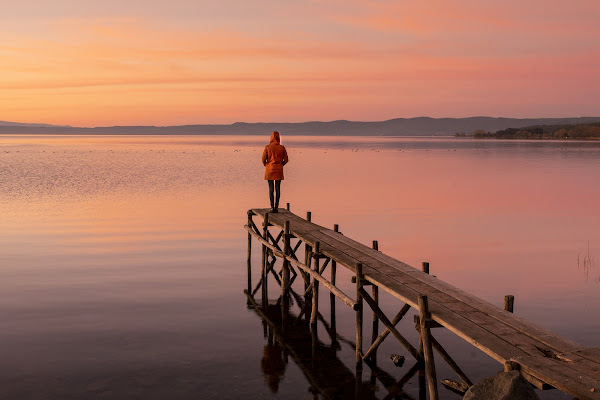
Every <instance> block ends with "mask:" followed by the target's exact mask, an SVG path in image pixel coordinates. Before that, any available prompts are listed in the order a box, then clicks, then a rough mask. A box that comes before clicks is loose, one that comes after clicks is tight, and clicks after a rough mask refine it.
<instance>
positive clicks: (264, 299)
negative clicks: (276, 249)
mask: <svg viewBox="0 0 600 400" xmlns="http://www.w3.org/2000/svg"><path fill="white" fill-rule="evenodd" d="M263 239H264V240H265V241H269V213H265V219H264V221H263ZM262 248H263V254H262V268H261V271H262V276H261V281H262V285H261V288H262V305H263V308H266V307H267V302H268V299H269V293H268V291H267V278H268V276H267V254H268V253H267V250H268V248H267V246H265V245H264V244H263V246H262Z"/></svg>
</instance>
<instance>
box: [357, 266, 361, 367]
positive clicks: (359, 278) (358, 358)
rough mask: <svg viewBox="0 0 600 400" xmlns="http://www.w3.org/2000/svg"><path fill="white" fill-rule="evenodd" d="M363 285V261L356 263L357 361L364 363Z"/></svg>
mask: <svg viewBox="0 0 600 400" xmlns="http://www.w3.org/2000/svg"><path fill="white" fill-rule="evenodd" d="M362 286H363V266H362V263H356V302H357V303H358V310H356V362H357V363H362V352H363V349H362V340H363V331H362V328H363V300H362V294H361V293H360V290H361V289H362Z"/></svg>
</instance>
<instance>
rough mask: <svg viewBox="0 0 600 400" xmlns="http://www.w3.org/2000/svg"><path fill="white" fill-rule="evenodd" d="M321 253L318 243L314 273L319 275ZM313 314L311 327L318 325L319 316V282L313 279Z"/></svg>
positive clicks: (311, 315)
mask: <svg viewBox="0 0 600 400" xmlns="http://www.w3.org/2000/svg"><path fill="white" fill-rule="evenodd" d="M320 251H321V249H320V243H319V242H316V243H315V254H314V256H315V257H314V259H315V261H314V263H315V266H314V271H315V272H316V273H317V274H318V273H319V257H318V256H319V252H320ZM312 285H313V288H312V312H311V314H310V324H311V325H315V326H316V325H317V315H318V314H319V281H318V280H316V279H314V278H313V281H312Z"/></svg>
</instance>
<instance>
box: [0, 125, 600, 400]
mask: <svg viewBox="0 0 600 400" xmlns="http://www.w3.org/2000/svg"><path fill="white" fill-rule="evenodd" d="M267 140H268V135H265V136H264V137H255V136H247V137H244V136H225V137H219V136H209V137H199V136H178V137H165V136H136V137H134V136H114V137H94V136H89V137H88V136H86V137H81V136H75V137H74V136H0V188H1V190H0V320H1V321H2V325H1V326H2V328H0V347H1V348H2V349H3V350H2V354H3V357H2V359H1V360H0V397H1V398H4V397H6V398H47V395H48V393H51V394H52V396H51V397H55V398H56V397H61V398H77V397H82V396H83V397H86V398H111V397H112V398H114V397H119V396H120V397H127V396H129V397H132V398H135V397H136V396H137V397H145V398H159V397H162V398H165V397H171V398H191V397H194V396H199V395H202V397H203V398H215V399H216V398H237V397H241V396H246V397H251V398H254V397H256V398H264V397H269V396H273V395H274V394H273V393H271V389H269V386H268V385H267V384H265V379H264V378H263V376H262V375H261V374H262V372H261V358H262V356H263V349H264V346H265V343H264V341H263V335H262V334H263V331H262V328H261V324H260V320H257V318H256V316H255V315H253V314H252V313H249V312H248V310H247V309H246V306H245V297H244V295H243V294H242V289H243V288H245V284H246V264H245V256H246V232H245V230H244V229H243V225H244V223H245V220H246V210H248V209H249V208H254V207H266V206H267V205H268V192H267V185H266V183H265V182H264V181H263V180H262V177H263V167H262V164H261V162H260V156H261V154H262V148H263V146H264V145H265V144H266V142H267ZM282 144H284V145H285V146H286V147H287V149H288V154H289V158H290V163H289V164H288V165H287V166H286V171H285V176H286V179H285V181H284V182H283V184H282V200H281V204H285V203H286V202H290V203H291V208H292V211H293V212H297V213H298V214H299V215H304V214H305V213H306V211H311V212H312V215H313V221H315V222H317V223H319V224H321V225H324V226H333V224H334V223H337V224H339V225H340V228H341V230H342V231H343V232H344V234H345V235H347V236H350V237H352V238H354V239H356V240H358V241H360V242H362V243H370V242H371V240H378V241H379V245H380V249H381V250H382V251H383V252H385V253H386V254H388V255H391V256H393V257H396V258H398V259H400V260H402V261H405V262H406V263H408V264H411V265H413V266H418V265H420V263H421V262H422V261H429V262H430V263H431V271H432V273H433V274H435V275H437V277H438V278H440V279H443V280H446V281H448V282H450V283H452V284H454V285H455V286H458V287H460V288H462V289H465V290H467V291H469V292H471V293H474V294H477V295H478V296H481V297H482V298H484V299H486V300H488V301H490V302H492V303H494V304H497V305H501V304H502V302H503V297H504V295H506V294H513V295H515V297H516V304H515V313H516V314H518V315H520V316H524V317H526V318H528V319H531V320H533V321H534V322H536V323H537V324H539V325H541V326H544V327H547V328H549V329H551V330H553V331H556V332H557V333H559V334H561V335H564V336H567V337H569V338H571V339H573V340H575V341H578V342H580V343H582V344H585V345H589V346H592V345H594V346H598V345H600V342H598V339H597V338H598V337H599V336H598V335H599V334H600V322H598V321H600V318H598V316H600V282H599V280H600V265H599V263H600V230H599V222H600V208H599V207H598V204H600V186H598V185H597V184H596V181H597V180H598V178H599V177H600V161H599V160H600V143H596V142H527V141H473V140H469V139H464V140H462V139H454V138H371V137H354V138H339V137H286V136H285V132H282ZM255 253H256V252H255ZM255 257H258V256H257V255H256V254H255ZM257 260H258V259H257ZM256 265H258V264H257V263H256ZM352 323H353V322H352V320H351V318H350V319H349V320H348V321H346V322H344V320H343V317H342V320H341V322H340V326H341V327H343V326H344V325H348V326H351V325H352ZM352 333H353V331H352V330H350V331H349V332H348V336H352ZM441 336H442V337H441V339H440V341H445V342H446V343H447V344H448V346H449V347H450V349H449V351H450V352H451V353H452V354H456V353H457V352H458V353H459V355H457V359H458V360H462V363H466V364H467V365H468V366H469V367H471V369H472V370H473V371H472V374H474V375H476V377H477V376H479V377H483V376H486V374H487V375H490V374H492V373H494V371H495V370H496V369H497V368H498V366H497V365H495V364H494V363H493V362H489V360H487V359H486V357H485V356H483V355H478V354H475V353H478V352H477V351H476V350H473V349H471V348H470V347H469V346H468V345H466V344H464V343H462V342H461V340H460V339H456V338H453V337H452V335H445V334H441ZM390 349H392V350H393V346H390ZM396 350H397V349H396ZM347 353H348V354H349V356H348V354H346V353H343V352H342V355H341V356H340V357H341V358H344V357H347V358H348V359H351V357H352V354H351V352H347ZM344 354H346V355H344ZM285 374H286V375H285V376H284V377H282V378H281V381H280V382H279V386H278V387H279V391H278V392H277V395H278V396H280V398H308V397H312V395H311V394H310V393H308V392H307V390H306V387H307V386H308V384H307V383H306V381H305V380H304V377H303V375H302V374H301V373H300V372H299V371H298V369H297V368H295V367H293V366H288V367H287V369H286V372H285ZM442 378H443V376H442ZM384 396H385V394H384V393H383V392H382V393H381V397H384ZM444 396H446V397H445V398H456V397H453V395H451V394H444ZM544 396H550V397H546V398H562V397H560V394H559V393H558V394H557V393H553V394H552V393H551V394H544Z"/></svg>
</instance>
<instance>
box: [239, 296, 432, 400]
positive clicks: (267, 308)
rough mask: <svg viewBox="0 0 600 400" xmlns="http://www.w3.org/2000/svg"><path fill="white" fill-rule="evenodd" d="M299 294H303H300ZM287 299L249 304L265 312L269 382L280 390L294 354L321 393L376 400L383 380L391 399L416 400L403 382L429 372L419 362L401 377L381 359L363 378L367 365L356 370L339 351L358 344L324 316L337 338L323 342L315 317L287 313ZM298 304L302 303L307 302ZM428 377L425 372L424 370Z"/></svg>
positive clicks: (250, 301)
mask: <svg viewBox="0 0 600 400" xmlns="http://www.w3.org/2000/svg"><path fill="white" fill-rule="evenodd" d="M293 295H294V297H295V298H297V299H299V296H298V295H297V294H296V293H293ZM281 300H282V298H281V297H279V299H278V301H277V304H265V305H260V304H258V303H257V302H256V300H255V299H254V298H253V297H252V296H251V295H248V308H250V309H252V310H254V311H255V312H256V314H257V315H258V316H260V317H261V319H262V322H263V328H264V335H265V339H267V345H266V346H265V350H264V356H263V360H262V362H261V367H262V369H263V373H264V374H265V379H266V380H267V383H268V386H269V388H270V389H271V390H272V391H274V392H275V391H277V388H278V384H279V381H280V379H281V377H282V376H283V374H284V371H285V366H286V364H287V363H288V359H289V358H290V357H291V358H292V359H293V361H294V362H295V363H296V364H297V365H298V367H299V368H300V370H301V371H302V373H303V374H304V376H305V377H306V379H307V381H308V382H309V384H310V391H311V392H312V393H313V394H314V395H315V397H316V395H317V394H320V395H321V396H323V398H325V399H355V398H360V399H376V398H378V397H376V396H375V388H376V385H378V384H381V385H383V387H385V389H386V390H387V396H385V399H412V397H410V396H409V395H407V394H406V393H404V392H403V391H402V386H403V385H404V384H405V383H406V382H408V381H409V380H410V379H411V378H412V377H413V376H414V375H415V374H417V373H418V372H420V371H421V372H422V373H423V372H424V369H422V368H419V364H418V363H417V364H415V366H413V368H411V369H410V370H409V371H408V372H407V373H406V374H405V375H404V376H403V377H402V378H401V379H400V380H399V381H396V379H395V378H394V377H392V376H391V375H390V374H388V373H387V372H386V371H384V370H382V369H380V368H379V367H378V366H377V364H376V362H375V361H369V362H368V363H367V365H368V367H369V370H370V372H371V373H370V379H369V380H368V381H364V380H363V369H362V367H361V366H359V367H357V368H356V369H354V370H351V369H350V368H348V366H346V365H345V364H344V363H343V362H342V360H340V359H339V357H338V356H337V352H338V351H339V350H340V346H341V345H348V346H350V347H352V348H353V349H355V344H354V343H353V342H351V341H349V340H347V339H345V338H343V337H342V336H340V335H339V334H336V333H334V332H333V330H332V328H331V325H330V324H328V323H327V321H325V319H323V317H322V316H320V317H319V320H320V321H321V322H322V323H323V325H324V326H325V329H326V331H327V333H328V335H329V337H330V338H331V342H330V344H326V343H323V342H322V341H321V340H319V338H318V337H317V335H316V334H315V332H314V329H311V326H310V324H309V321H308V320H306V319H303V318H302V317H300V318H299V317H298V315H294V314H293V313H292V312H291V311H290V310H288V311H287V312H284V313H282V308H281ZM297 304H298V305H299V306H300V308H302V306H303V304H302V303H298V302H297ZM421 376H422V374H421ZM421 382H422V384H423V385H422V390H421V394H422V397H421V399H422V400H424V399H425V386H424V383H425V381H424V379H421Z"/></svg>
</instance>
